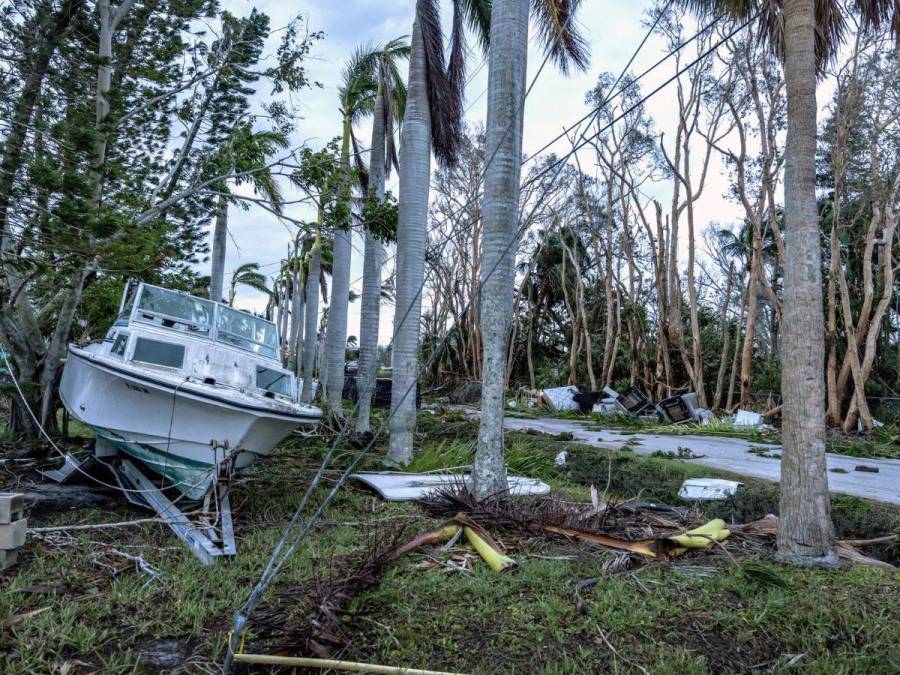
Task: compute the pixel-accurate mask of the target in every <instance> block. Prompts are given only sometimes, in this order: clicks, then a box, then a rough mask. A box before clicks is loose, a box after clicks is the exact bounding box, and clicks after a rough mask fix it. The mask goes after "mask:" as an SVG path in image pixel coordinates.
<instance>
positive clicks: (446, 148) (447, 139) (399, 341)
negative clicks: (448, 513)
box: [387, 0, 490, 466]
mask: <svg viewBox="0 0 900 675" xmlns="http://www.w3.org/2000/svg"><path fill="white" fill-rule="evenodd" d="M464 20H466V21H467V22H468V24H469V26H470V28H471V29H472V30H473V31H474V32H475V34H476V36H477V38H478V39H479V42H480V43H481V45H482V47H483V48H486V47H487V44H488V39H489V29H490V2H489V1H488V0H453V29H452V33H451V35H450V43H451V50H450V59H449V63H448V65H447V67H446V68H445V67H444V62H445V61H444V45H443V42H444V40H443V33H442V31H441V24H440V16H439V12H438V0H416V14H415V19H414V21H413V30H412V41H411V45H410V57H409V78H408V82H407V87H408V93H407V98H406V109H405V111H404V113H403V125H402V127H401V131H400V168H399V171H398V173H399V175H400V189H399V195H398V196H399V204H398V219H397V258H396V270H397V271H396V276H397V285H396V302H395V303H394V337H393V347H392V351H391V360H392V366H393V374H392V377H393V384H392V386H391V415H390V421H389V428H390V446H389V449H388V455H387V458H388V461H390V462H392V463H394V464H399V465H403V466H405V465H407V464H409V462H410V461H411V460H412V456H413V432H414V431H415V427H416V396H415V387H416V378H417V371H418V365H419V323H420V318H421V313H422V295H421V292H420V289H421V287H422V279H423V276H424V273H425V240H426V238H427V222H428V192H429V184H430V181H431V153H432V151H433V152H434V156H435V158H436V159H437V161H438V162H439V163H441V164H444V165H452V164H454V163H455V162H456V156H457V153H458V150H459V145H460V138H461V130H462V119H463V107H462V98H463V97H462V90H463V84H464V76H465V63H464V57H465V44H464V39H465V36H464V28H463V21H464Z"/></svg>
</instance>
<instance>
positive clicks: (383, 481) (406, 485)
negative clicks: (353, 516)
mask: <svg viewBox="0 0 900 675" xmlns="http://www.w3.org/2000/svg"><path fill="white" fill-rule="evenodd" d="M350 478H354V479H356V480H358V481H361V482H363V483H365V484H366V485H368V486H369V487H370V488H372V489H373V490H375V491H376V492H377V493H378V494H379V495H381V497H382V498H383V499H386V500H388V501H389V502H407V501H414V500H416V499H422V498H423V497H425V496H426V495H427V494H429V493H430V492H433V491H434V490H437V489H438V488H445V487H453V486H455V485H462V484H464V483H468V481H469V476H468V475H466V474H461V473H394V472H390V471H383V472H373V473H368V472H367V473H354V474H352V475H351V476H350ZM507 480H508V481H509V492H510V494H512V495H515V496H520V495H538V496H541V495H547V494H550V486H549V485H547V484H546V483H544V482H543V481H539V480H537V479H536V478H525V477H524V476H507Z"/></svg>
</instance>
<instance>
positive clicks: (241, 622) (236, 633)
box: [225, 15, 746, 671]
mask: <svg viewBox="0 0 900 675" xmlns="http://www.w3.org/2000/svg"><path fill="white" fill-rule="evenodd" d="M570 20H571V15H570ZM658 20H659V19H657V21H658ZM744 25H746V24H744ZM742 28H743V26H741V27H740V28H739V29H736V30H735V31H734V32H733V33H732V35H734V34H735V33H736V32H737V30H740V29H742ZM652 29H653V28H652V27H651V31H652ZM729 37H730V36H729ZM643 44H644V42H642V43H641V46H642V45H643ZM639 49H640V47H639V48H638V50H639ZM708 53H709V52H707V54H708ZM548 57H549V53H548V55H547V57H545V60H544V64H546V61H547V58H548ZM542 68H543V64H542V66H541V69H542ZM680 73H681V71H679V73H678V75H680ZM538 74H540V69H539V71H538ZM622 76H624V69H623V74H622V75H620V78H619V79H621V77H622ZM669 81H671V80H669ZM667 83H668V82H667ZM533 85H534V82H532V85H531V86H533ZM528 91H529V92H530V91H531V87H529V88H528ZM657 91H659V88H657V89H656V90H654V92H652V93H651V94H650V95H649V96H652V95H653V94H655V93H656V92H657ZM649 96H647V97H645V98H644V99H643V101H646V100H647V98H649ZM526 97H527V93H526ZM643 101H642V102H643ZM607 102H608V98H607ZM522 105H523V106H524V98H523V102H522ZM604 105H606V102H605V103H604ZM633 108H634V107H633V106H632V107H631V108H629V110H627V111H625V112H624V113H622V114H621V115H620V116H618V117H617V118H615V119H613V120H612V121H611V122H610V123H609V124H608V125H606V126H605V127H603V128H602V129H599V130H598V131H597V133H596V134H595V135H594V137H596V136H597V135H599V134H600V133H602V132H603V131H605V130H606V129H608V128H609V127H610V126H612V125H613V124H615V123H616V122H617V121H618V120H619V119H621V118H622V117H624V115H625V114H627V113H628V112H630V111H631V110H633ZM600 109H602V106H598V107H597V109H596V110H595V113H599V111H600ZM510 128H511V125H510V126H509V127H507V130H506V132H507V133H508V131H509V129H510ZM582 136H583V134H582ZM498 148H499V143H498ZM576 151H577V147H576V144H573V148H572V150H571V151H570V152H569V153H568V154H567V155H566V158H565V159H568V158H569V157H571V156H572V155H573V154H574V153H575V152H576ZM495 154H496V151H495V153H493V154H492V155H491V157H490V158H489V160H488V162H487V164H486V168H487V166H488V165H489V164H490V161H491V160H493V158H494V156H495ZM556 166H560V169H559V170H561V165H560V164H559V163H556ZM559 170H558V171H557V174H558V173H559ZM535 208H536V207H535ZM444 222H446V219H445V221H444ZM527 222H528V220H527V219H526V221H525V224H524V225H520V227H519V231H518V232H517V233H516V236H514V237H512V238H511V240H510V242H509V243H508V244H507V247H506V249H505V250H504V251H503V253H502V254H501V255H500V256H499V257H498V259H497V261H496V263H495V264H494V266H493V268H491V269H490V270H488V272H487V275H486V276H485V277H484V278H483V279H482V280H480V282H479V287H483V285H484V283H485V282H486V281H487V280H488V279H490V277H491V276H492V275H493V274H494V272H495V271H496V269H497V267H498V266H499V264H500V262H501V261H502V260H503V259H504V258H505V257H506V256H507V255H508V254H509V251H510V249H511V248H512V246H513V245H514V244H515V242H516V241H518V238H519V235H520V233H521V231H522V230H523V228H524V227H526V226H527ZM446 241H447V240H445V242H444V244H446ZM424 285H425V281H424V279H423V281H422V283H421V284H420V287H419V289H418V291H417V295H418V294H419V293H421V292H422V290H423V289H424ZM471 303H472V300H471V299H470V300H469V301H468V302H467V303H466V304H467V306H469V305H471ZM412 304H413V303H410V306H412ZM466 311H467V310H466ZM408 313H409V309H407V312H406V314H405V315H404V317H403V319H401V322H400V323H401V325H402V323H403V322H404V321H405V320H406V316H407V315H408ZM451 332H452V331H446V332H445V334H444V336H443V337H442V338H441V340H440V341H439V343H438V345H436V347H435V348H434V349H433V350H432V352H431V354H430V355H429V357H428V359H426V361H425V362H424V363H423V364H422V366H421V367H420V368H419V370H418V372H417V376H416V378H415V380H414V381H413V383H412V385H411V386H410V387H408V388H407V390H406V391H405V392H404V393H403V395H402V398H401V401H400V402H401V403H402V402H403V401H404V400H405V399H406V398H407V397H408V396H409V394H410V392H411V391H412V390H413V389H414V388H415V386H416V383H417V382H418V379H419V377H420V376H421V375H422V373H423V372H424V371H425V370H426V369H427V368H428V367H429V366H430V364H431V363H432V362H433V361H434V359H435V358H436V357H437V355H438V354H439V353H440V352H441V350H442V349H443V345H444V344H445V342H446V340H447V339H448V337H449V335H450V333H451ZM391 344H393V338H392V340H391ZM358 406H359V402H357V404H356V406H355V407H354V411H353V413H351V418H352V415H353V414H354V413H355V411H356V409H357V408H358ZM397 409H398V406H392V410H391V412H390V413H389V415H388V417H387V418H386V419H385V420H384V421H383V422H382V423H381V425H379V427H378V429H377V430H376V432H375V433H374V434H373V436H372V438H371V439H370V440H369V442H368V443H367V444H366V446H365V447H364V448H363V449H362V450H361V451H360V452H359V453H358V454H357V456H356V457H355V458H354V459H353V461H352V462H351V463H350V464H349V465H348V466H347V468H346V469H345V471H344V472H343V473H342V474H341V476H340V478H339V479H338V480H337V482H336V483H335V485H334V486H333V487H332V489H331V490H330V492H329V493H328V494H327V495H326V496H325V497H324V498H323V500H322V501H321V502H320V503H319V506H318V507H317V509H316V510H315V512H314V513H313V514H312V515H311V516H310V517H309V518H308V519H307V520H306V523H305V525H304V527H303V529H302V530H300V532H299V533H298V534H297V535H296V537H294V539H293V541H292V542H291V543H290V545H288V546H287V549H286V550H284V546H285V545H286V542H287V540H288V537H289V536H290V534H291V532H292V531H293V529H294V527H295V526H296V524H297V522H298V521H299V518H300V514H301V513H302V512H303V511H304V509H305V507H306V504H307V502H308V501H309V498H310V496H311V495H312V493H313V491H314V490H315V489H316V488H317V487H318V484H319V482H320V481H321V478H322V475H323V474H324V471H325V470H326V468H327V467H328V466H329V465H330V463H331V461H332V458H333V456H334V452H335V450H336V448H337V445H338V443H340V441H341V440H342V439H343V438H344V437H345V436H346V433H347V430H348V429H349V427H350V424H349V423H348V424H346V425H345V426H344V427H343V428H342V429H341V431H340V433H339V434H338V436H337V437H336V438H335V441H334V443H333V444H332V445H331V448H330V449H329V450H328V452H327V453H326V456H325V458H324V459H323V460H322V463H321V464H320V466H319V469H318V471H317V472H316V474H315V476H314V477H313V480H312V482H311V483H310V485H309V486H308V488H307V491H306V493H305V494H304V496H303V498H302V499H301V502H300V504H299V505H298V507H297V509H296V511H295V512H294V515H293V516H292V518H291V520H290V522H289V523H288V526H287V528H286V529H285V533H284V535H283V536H282V538H281V540H280V541H279V542H278V544H277V545H276V547H275V550H274V551H273V553H272V555H271V557H270V559H269V562H268V563H267V565H266V568H265V570H264V571H263V574H262V575H261V577H260V579H259V581H258V582H257V584H256V586H255V587H254V589H253V591H252V592H251V594H250V597H249V598H248V600H247V602H245V603H244V605H243V606H242V607H241V609H240V610H239V611H238V612H237V614H236V615H235V619H234V627H233V630H232V632H231V633H230V639H229V645H228V652H227V654H226V659H225V669H226V671H227V670H228V668H229V667H230V665H231V661H232V657H233V653H234V648H235V647H236V645H237V643H238V640H239V638H240V635H241V634H242V633H243V630H244V627H245V625H246V622H247V620H248V614H249V613H250V612H252V610H253V608H254V607H255V606H256V603H257V602H258V601H259V599H260V597H261V596H262V593H263V592H265V590H266V588H267V587H268V585H269V584H270V583H271V581H272V579H274V577H275V576H276V575H277V574H278V572H279V571H280V569H281V567H282V566H283V565H284V563H285V562H286V560H287V559H288V558H289V557H290V555H291V554H292V553H293V551H294V550H295V549H296V547H297V546H298V545H299V544H300V542H301V541H302V540H303V538H304V537H305V536H306V534H307V533H308V532H309V530H310V529H311V528H312V526H313V524H314V523H315V522H316V520H317V519H318V518H319V517H320V516H321V514H322V513H323V511H324V509H325V508H326V507H327V505H328V504H329V503H330V502H331V500H332V499H333V498H334V496H335V494H336V493H337V491H338V490H339V489H340V488H341V486H342V485H343V484H344V482H345V481H346V480H347V478H348V477H349V476H350V474H351V473H352V471H353V470H354V469H355V468H356V466H357V465H358V464H359V462H360V461H361V460H362V458H363V457H364V456H365V455H366V454H367V453H368V451H369V450H371V448H372V446H373V445H374V443H375V441H376V440H377V439H378V437H379V436H380V435H381V434H382V433H383V431H384V429H385V427H386V426H387V424H388V422H389V421H390V420H391V418H392V417H393V415H394V414H395V412H396V410H397ZM283 550H284V552H283V554H282V551H283ZM279 556H280V558H279ZM276 560H277V562H276Z"/></svg>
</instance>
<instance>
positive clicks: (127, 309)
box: [116, 289, 136, 325]
mask: <svg viewBox="0 0 900 675" xmlns="http://www.w3.org/2000/svg"><path fill="white" fill-rule="evenodd" d="M125 292H126V293H127V292H128V289H126V290H125ZM135 295H136V293H134V292H132V293H131V294H130V295H129V296H128V300H127V301H126V302H125V305H124V306H123V307H122V311H121V312H119V317H118V318H117V319H116V323H118V324H123V325H127V324H128V320H129V319H130V318H131V310H132V309H134V296H135Z"/></svg>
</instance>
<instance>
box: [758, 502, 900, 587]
mask: <svg viewBox="0 0 900 675" xmlns="http://www.w3.org/2000/svg"><path fill="white" fill-rule="evenodd" d="M740 530H741V533H742V534H744V535H748V536H755V537H761V538H766V539H774V538H775V536H776V535H777V533H778V516H776V515H774V514H772V513H769V514H767V515H765V516H763V517H762V518H760V519H759V520H755V521H753V522H752V523H747V524H746V525H744V526H743V527H741V528H740ZM897 539H898V535H896V534H890V535H887V536H885V537H877V538H875V539H843V540H838V541H837V547H836V548H837V554H838V557H840V558H843V559H844V560H849V561H850V562H855V563H859V564H860V565H868V566H869V567H880V568H881V569H886V570H890V571H892V572H896V571H898V568H897V567H895V566H894V565H891V564H890V563H888V562H885V561H884V560H878V559H877V558H872V557H870V556H867V555H865V554H864V553H861V552H860V551H859V550H858V549H860V548H864V547H866V546H872V545H875V544H887V543H891V542H896V541H897Z"/></svg>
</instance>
